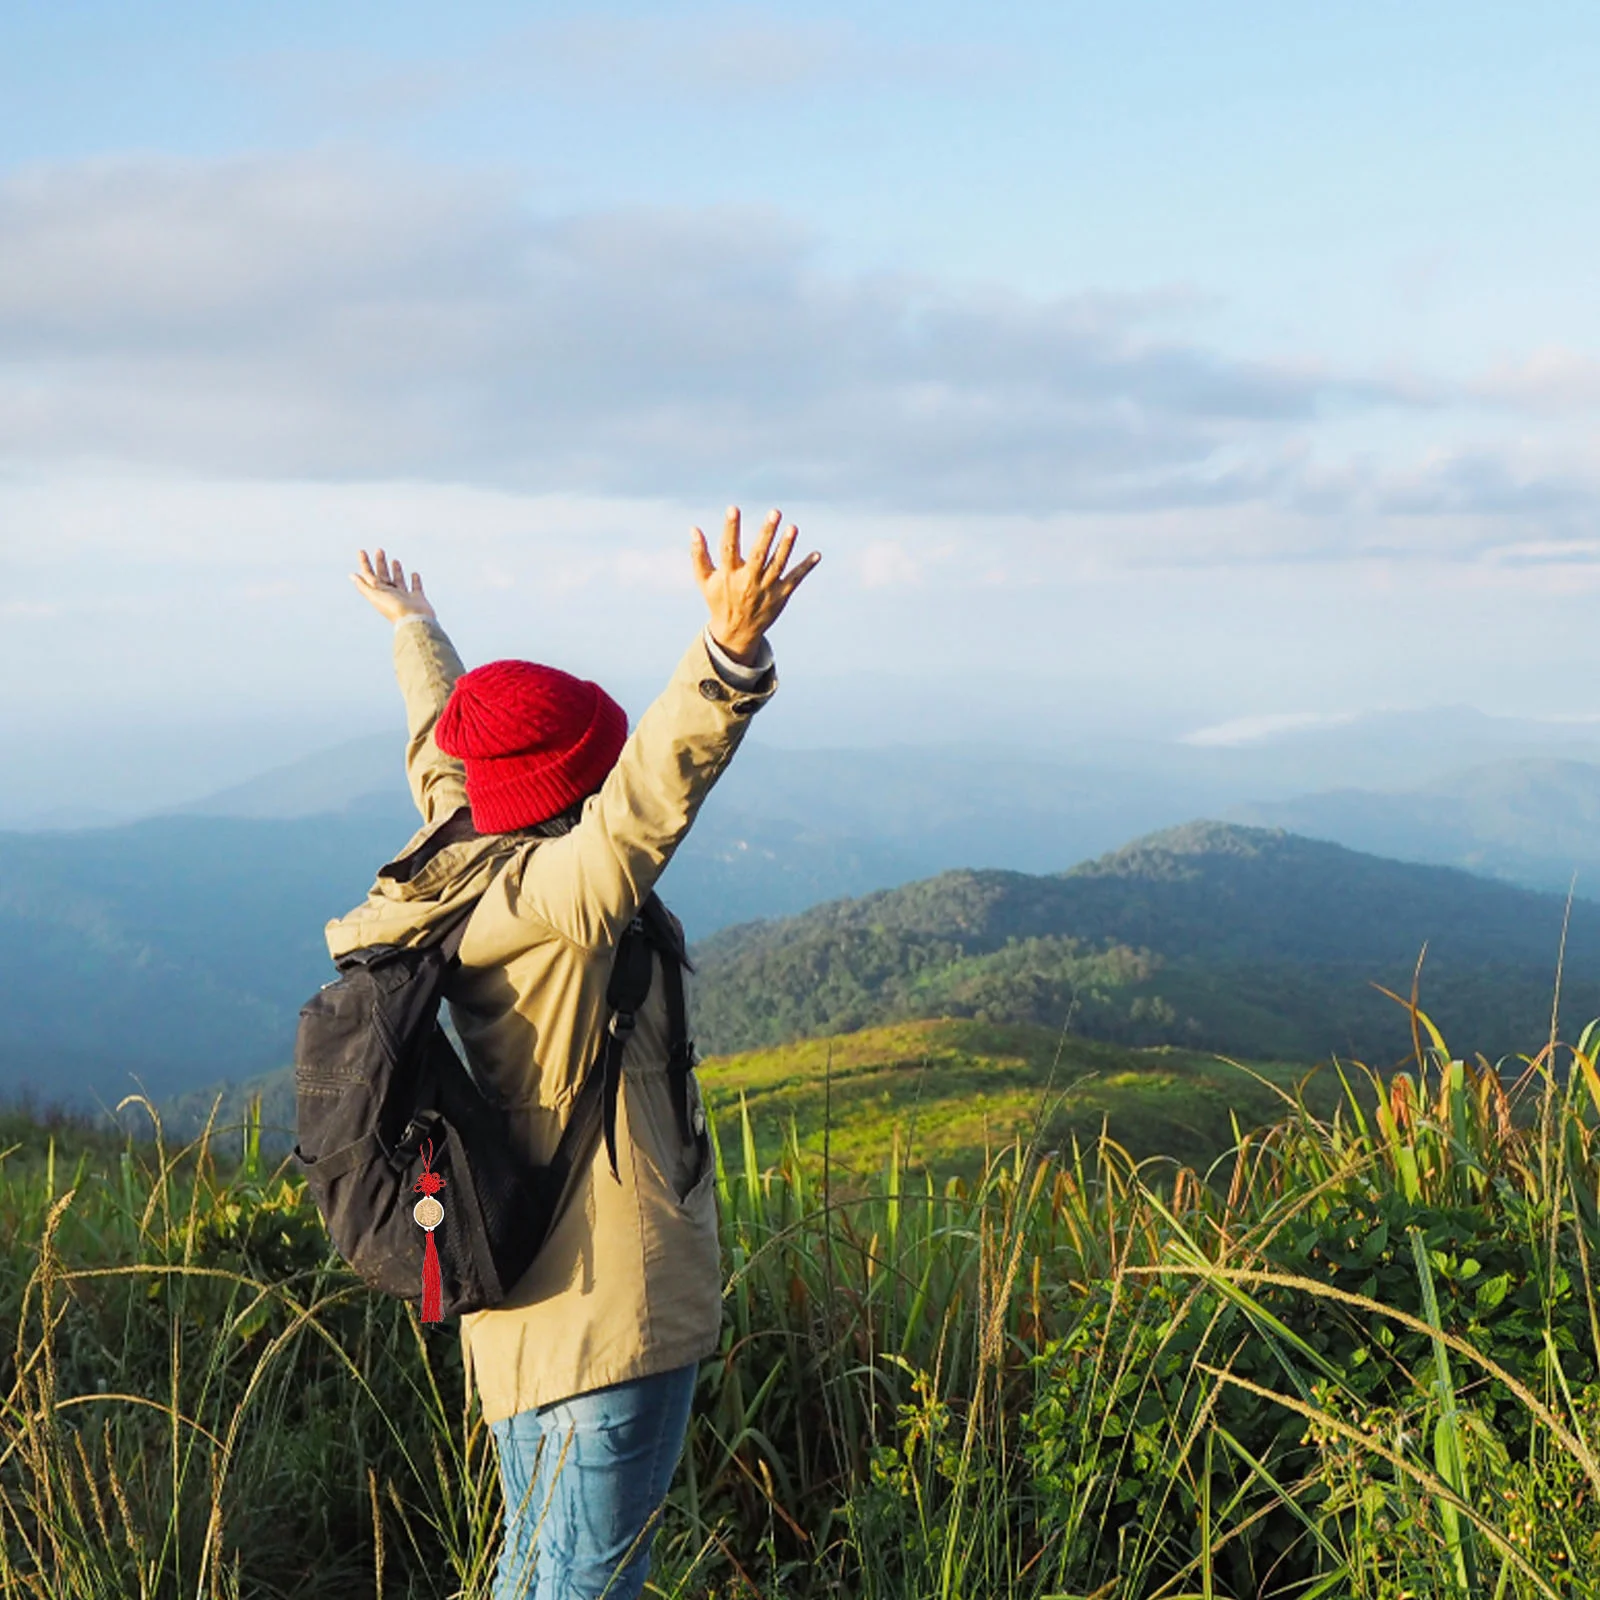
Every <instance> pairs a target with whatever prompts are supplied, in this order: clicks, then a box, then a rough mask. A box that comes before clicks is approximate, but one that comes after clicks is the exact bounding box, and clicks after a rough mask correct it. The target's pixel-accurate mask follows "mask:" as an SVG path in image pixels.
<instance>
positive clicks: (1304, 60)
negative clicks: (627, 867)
mask: <svg viewBox="0 0 1600 1600" xmlns="http://www.w3.org/2000/svg"><path fill="white" fill-rule="evenodd" d="M1597 66H1600V13H1597V12H1595V11H1594V9H1593V8H1592V7H1584V6H1579V5H1576V4H1572V5H1556V4H1525V5H1522V6H1518V7H1516V8H1510V7H1505V6H1496V7H1489V6H1483V5H1471V4H1460V3H1458V4H1455V5H1451V6H1448V7H1447V6H1444V5H1434V4H1413V5H1408V6H1406V7H1404V8H1397V7H1392V6H1380V5H1376V4H1371V5H1361V4H1356V5H1347V6H1341V7H1338V8H1333V7H1323V6H1311V5H1286V4H1282V3H1279V4H1277V5H1266V4H1259V5H1240V4H1234V5H1228V4H1218V5H1213V6H1209V7H1196V6H1192V5H1176V4H1147V5H1125V6H1117V7H1112V6H1109V5H1103V4H1097V5H1075V4H1055V5H990V6H985V7H975V6H953V5H929V4H918V5H915V6H913V5H909V4H893V5H887V4H878V5H856V6H851V7H849V8H843V7H833V8H826V7H822V6H816V5H808V6H806V7H803V8H802V7H793V6H790V7H784V6H751V7H712V8H707V7H703V6H665V5H653V6H634V7H608V8H604V9H600V8H596V7H593V6H589V7H575V6H510V5H485V4H473V5H464V6H457V7H455V8H451V9H449V10H447V9H446V8H442V7H437V6H429V7H423V6H417V5H407V4H399V5H396V4H388V5H384V6H377V5H367V4H353V5H344V6H341V7H338V8H327V7H312V6H309V5H299V4H279V5H275V6H273V7H271V8H268V7H263V6H257V7H227V8H224V7H216V6H204V7H202V6H199V5H188V4H167V5H163V6H161V7H156V6H154V5H150V4H128V3H124V4H120V5H114V6H113V5H93V6H91V5H74V4H71V3H67V4H60V5H57V6H54V7H52V8H43V7H33V8H29V9H28V10H26V11H22V10H20V8H11V9H10V10H8V11H7V12H6V13H5V14H4V16H3V18H0V104H3V105H4V106H5V107H6V115H5V116H4V118H3V119H0V582H3V585H4V588H3V589H0V671H3V672H4V673H5V675H6V678H7V681H9V682H12V683H14V684H15V683H27V684H28V686H29V689H28V693H27V694H25V695H24V696H22V697H21V701H20V703H17V704H12V705H9V706H5V707H0V728H4V729H8V730H9V731H10V732H11V734H12V736H13V737H15V738H19V739H22V740H25V741H29V740H31V741H35V742H38V741H41V740H46V739H47V740H48V741H49V748H50V749H51V750H52V751H55V752H57V753H58V754H59V758H60V759H59V762H57V765H56V766H52V765H51V764H50V763H46V764H45V765H44V767H43V768H42V769H41V773H40V776H39V780H38V781H39V782H40V784H41V786H42V788H41V793H42V794H43V795H44V796H45V799H46V803H48V797H49V793H50V787H51V784H52V783H54V782H56V781H58V780H57V777H56V774H57V772H58V771H59V775H60V776H59V782H60V783H62V784H68V783H69V779H70V781H80V780H81V779H82V778H83V775H84V774H93V773H96V772H99V773H100V774H101V776H100V778H99V779H97V781H102V782H103V781H105V778H104V764H105V762H106V761H108V760H109V759H110V754H109V753H110V752H111V751H112V750H113V749H122V748H123V745H118V743H117V740H118V739H121V740H122V741H123V743H124V745H125V744H126V743H127V740H128V737H129V735H128V729H129V728H130V726H131V725H133V724H134V723H136V722H137V723H139V724H140V725H143V726H147V727H149V728H150V729H151V730H152V734H151V738H150V740H149V741H147V744H148V749H149V750H152V751H153V750H157V749H159V750H161V751H164V752H173V753H171V754H164V755H163V756H162V757H161V760H160V762H159V763H155V759H154V757H153V756H148V755H147V757H146V758H145V772H144V776H143V777H142V778H140V779H139V782H141V783H143V784H144V785H145V786H146V788H147V789H148V790H149V792H150V793H151V794H152V795H154V794H155V793H156V792H157V790H159V789H160V787H161V785H162V784H163V783H165V784H166V785H167V786H168V787H169V788H172V789H174V790H182V789H184V788H185V786H188V787H190V788H193V787H203V786H204V784H205V783H206V782H209V781H210V780H211V779H212V778H213V777H217V778H225V777H228V776H233V775H237V774H238V773H239V772H240V769H241V768H243V769H246V770H247V769H248V768H249V767H250V766H252V765H253V766H261V765H266V764H270V759H267V760H264V759H259V756H260V755H265V756H267V757H268V758H276V757H278V756H282V757H283V758H285V759H287V758H288V757H290V756H294V755H298V754H300V753H302V752H303V750H304V749H307V748H311V747H313V746H314V745H315V743H316V742H317V741H318V740H320V739H324V738H331V737H337V736H338V735H339V733H340V732H341V731H343V730H346V729H348V730H349V731H351V732H357V731H360V730H362V729H364V728H366V727H368V726H371V725H373V722H374V719H376V718H379V717H381V716H383V715H386V714H389V711H388V701H387V695H388V692H389V691H388V686H387V683H386V681H385V672H386V659H385V655H384V648H383V644H384V642H383V640H382V638H381V637H380V636H379V635H377V634H375V633H374V632H373V631H372V628H371V627H368V626H366V620H367V619H365V618H364V617H361V616H358V615H356V614H354V612H353V610H352V607H353V601H352V599H351V597H350V595H349V593H348V590H347V586H346V585H344V581H343V576H342V575H343V572H344V571H345V570H346V568H347V565H348V559H349V554H350V550H351V548H352V547H353V545H354V544H355V543H359V542H361V541H363V540H367V541H370V542H379V541H381V542H386V543H388V544H389V545H390V546H391V547H393V548H397V549H399V550H400V551H401V552H402V553H403V554H405V555H406V556H407V557H408V558H410V559H412V560H413V561H415V562H416V564H418V565H421V566H423V568H424V570H425V571H426V572H427V574H428V576H429V578H430V580H431V581H432V584H433V587H434V589H435V591H436V592H437V593H438V594H439V597H440V600H441V604H442V605H443V606H444V607H445V610H446V619H447V621H448V622H450V623H451V625H452V626H453V628H454V629H455V631H456V632H457V633H458V635H459V636H460V639H461V643H462V645H463V648H464V651H465V652H466V653H467V654H468V656H469V658H473V659H478V658H482V657H484V656H488V655H491V654H526V655H544V656H546V657H549V658H552V659H557V660H560V661H563V662H564V663H568V664H574V665H578V666H580V667H582V668H584V669H585V670H591V671H594V672H596V673H604V674H606V675H607V677H608V679H609V680H610V681H613V682H616V683H618V684H620V685H624V686H626V687H627V688H628V689H629V691H630V694H631V697H632V709H634V710H635V711H637V710H638V709H639V707H640V704H641V703H642V696H644V695H646V694H648V692H649V685H650V684H651V683H652V682H654V681H656V680H657V679H659V677H660V676H661V675H662V674H663V673H664V672H665V670H666V668H667V666H668V665H669V664H670V662H671V660H672V659H673V657H674V655H675V653H676V651H677V650H678V649H679V648H681V645H682V642H683V641H684V640H685V638H686V637H687V635H688V634H689V633H690V632H692V630H693V628H694V626H695V621H696V616H697V606H698V601H697V597H696V596H695V595H694V593H693V590H692V588H691V587H690V586H689V583H688V578H687V563H686V558H685V555H684V542H685V541H684V534H685V530H686V528H687V526H688V523H689V522H690V521H692V520H700V521H707V520H708V519H709V520H715V519H716V518H717V516H718V515H719V513H720V508H721V506H722V505H723V504H724V503H726V501H728V500H729V499H739V500H741V501H742V502H743V503H745V504H746V506H747V507H748V508H749V509H750V510H751V511H752V512H755V513H757V514H759V511H760V510H764V509H765V508H766V506H767V505H769V504H774V503H776V504H780V505H782V506H783V508H784V509H785V510H786V511H788V512H790V513H791V514H793V515H795V516H796V517H797V518H798V519H799V520H800V521H801V523H802V525H803V527H804V529H805V533H806V539H807V542H808V543H813V544H815V545H817V546H818V547H820V548H822V549H823V551H824V553H825V558H826V559H825V562H824V566H823V568H822V569H819V572H818V575H817V577H816V578H815V579H814V580H813V582H812V584H811V585H810V586H808V592H806V593H805V594H804V595H803V597H802V602H797V609H796V612H795V614H794V615H793V617H792V618H789V619H786V620H785V622H784V623H783V624H782V625H781V631H780V634H779V637H778V638H777V640H776V643H777V644H778V646H779V650H780V655H781V659H782V663H783V666H784V668H785V674H786V675H785V690H786V693H785V695H784V696H782V697H780V702H781V709H780V703H775V704H774V707H773V708H772V712H771V716H770V725H769V724H768V722H767V719H766V718H764V730H763V731H764V732H766V733H767V735H768V736H769V737H772V738H777V739H783V740H789V741H793V742H833V741H836V740H837V741H843V742H863V741H866V740H871V739H876V738H890V737H928V738H931V737H961V736H962V735H963V734H965V733H967V732H971V731H975V730H976V729H979V728H981V729H983V730H985V731H993V730H994V728H995V727H996V726H998V727H999V728H1000V730H1001V731H1003V732H1005V733H1007V734H1008V735H1014V736H1015V737H1018V738H1022V737H1026V736H1027V734H1028V732H1029V730H1030V729H1031V728H1033V727H1036V726H1038V725H1040V718H1041V716H1042V715H1043V714H1044V713H1046V712H1048V713H1049V719H1050V721H1051V725H1052V726H1054V727H1060V726H1063V725H1065V724H1066V723H1069V722H1070V721H1071V720H1072V719H1071V717H1070V716H1069V715H1066V714H1065V712H1064V708H1065V711H1066V712H1070V711H1071V710H1072V709H1073V708H1077V710H1078V711H1080V712H1081V713H1082V715H1081V718H1080V720H1081V722H1082V724H1083V726H1084V728H1085V729H1088V728H1089V727H1090V726H1091V725H1096V724H1103V723H1104V722H1105V721H1107V720H1108V719H1109V720H1111V721H1114V722H1116V723H1117V724H1118V725H1121V726H1128V727H1138V728H1145V729H1148V730H1150V731H1152V732H1156V733H1162V734H1165V735H1168V736H1172V735H1176V734H1180V733H1183V732H1185V731H1189V732H1192V731H1194V730H1195V729H1196V728H1201V727H1204V726H1207V725H1210V724H1216V723H1228V722H1232V721H1235V720H1236V719H1240V718H1259V717H1305V716H1316V715H1345V714H1349V713H1351V712H1359V711H1362V710H1367V709H1373V708H1377V707H1381V706H1393V705H1427V704H1434V703H1439V704H1446V703H1469V704H1475V705H1479V706H1481V707H1483V708H1484V709H1487V710H1492V711H1499V712H1507V713H1517V714H1523V715H1539V714H1549V713H1559V714H1564V715H1572V714H1582V713H1586V712H1591V711H1595V710H1600V693H1597V692H1596V689H1595V676H1596V668H1600V659H1597V657H1600V647H1597V645H1596V643H1595V642H1594V629H1593V627H1592V626H1591V624H1590V618H1591V615H1592V613H1593V609H1594V597H1595V594H1596V592H1597V589H1600V582H1597V578H1600V528H1597V523H1596V506H1597V503H1600V502H1597V494H1600V462H1597V459H1596V455H1597V452H1596V420H1597V410H1600V320H1597V319H1600V312H1597V306H1596V297H1595V295H1594V293H1593V288H1592V283H1593V277H1594V271H1593V262H1594V259H1595V233H1596V215H1597V205H1596V202H1597V199H1600V196H1597V192H1596V191H1597V188H1600V184H1597V181H1596V160H1597V158H1596V155H1595V152H1596V151H1597V150H1600V127H1597V126H1596V123H1597V120H1600V112H1597V111H1596V109H1595V102H1594V96H1593V94H1592V85H1593V83H1594V82H1595V81H1597V74H1596V68H1597ZM802 604H803V606H804V609H803V610H802V609H800V607H801V605H802ZM619 609H620V612H621V614H622V615H623V617H624V618H625V622H624V625H623V627H622V628H621V629H620V630H618V629H616V628H614V627H613V628H610V629H607V628H606V627H605V621H606V618H607V617H608V616H611V615H615V614H616V613H617V612H618V610H619ZM863 683H868V684H874V685H877V686H878V692H874V693H868V694H865V695H863V694H862V693H861V685H862V684H863ZM890 686H892V687H890ZM158 734H159V736H157V735H158ZM1085 736H1087V734H1086V735H1085ZM39 747H40V748H44V747H45V746H44V745H43V744H40V745H39ZM97 751H98V752H99V755H98V756H96V755H95V752H97ZM74 752H75V753H74ZM86 752H87V753H86ZM185 752H186V753H185ZM69 757H70V759H69ZM118 759H119V760H124V761H128V760H133V759H134V758H133V757H132V756H128V755H124V756H119V757H118ZM55 760H56V757H54V756H53V757H52V761H55ZM96 760H98V761H99V762H100V766H99V767H97V766H96V765H95V762H96ZM158 767H159V770H157V768H158ZM73 773H76V774H77V775H78V776H77V778H70V774H73ZM129 781H132V780H131V779H130V780H129Z"/></svg>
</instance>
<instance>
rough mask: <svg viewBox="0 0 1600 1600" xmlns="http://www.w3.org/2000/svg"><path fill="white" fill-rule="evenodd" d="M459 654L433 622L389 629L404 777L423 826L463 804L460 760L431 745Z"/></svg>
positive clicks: (455, 675) (457, 669) (464, 789)
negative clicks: (401, 714) (402, 725)
mask: <svg viewBox="0 0 1600 1600" xmlns="http://www.w3.org/2000/svg"><path fill="white" fill-rule="evenodd" d="M463 670H464V669H463V667H462V665H461V657H460V656H458V655H457V654H456V651H455V646H454V645H453V644H451V643H450V640H449V637H448V635H446V633H445V631H444V629H443V628H441V627H440V626H439V624H438V623H437V622H428V621H426V620H418V621H410V622H405V623H402V624H401V625H400V626H398V627H397V628H396V629H395V630H394V673H395V677H396V678H397V679H398V680H399V684H400V693H401V695H402V696H403V697H404V699H405V703H406V734H407V740H406V781H407V782H408V783H409V784H410V785H411V798H412V799H413V800H415V801H416V803H417V810H418V811H420V812H421V813H422V821H423V823H424V825H425V826H431V825H432V824H433V823H435V822H440V821H443V820H444V818H446V817H448V816H450V815H451V814H452V813H453V812H455V811H457V810H459V809H460V808H461V807H462V806H464V805H465V804H466V803H467V784H466V775H465V773H464V771H463V769H462V766H461V763H460V762H459V761H457V760H456V759H455V758H454V757H453V756H447V755H446V754H445V753H444V752H443V751H442V750H441V749H440V748H439V746H438V745H437V744H436V743H434V738H433V730H434V725H435V724H436V723H437V722H438V720H439V714H440V713H441V712H442V711H443V710H444V707H445V702H446V701H447V700H448V699H449V698H450V691H451V689H453V688H454V687H455V681H456V679H457V678H459V677H460V676H461V674H462V672H463Z"/></svg>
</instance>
